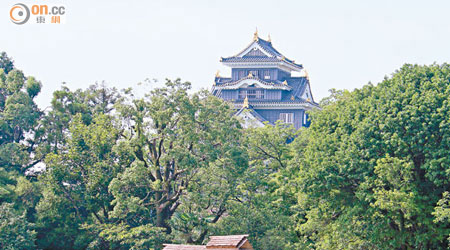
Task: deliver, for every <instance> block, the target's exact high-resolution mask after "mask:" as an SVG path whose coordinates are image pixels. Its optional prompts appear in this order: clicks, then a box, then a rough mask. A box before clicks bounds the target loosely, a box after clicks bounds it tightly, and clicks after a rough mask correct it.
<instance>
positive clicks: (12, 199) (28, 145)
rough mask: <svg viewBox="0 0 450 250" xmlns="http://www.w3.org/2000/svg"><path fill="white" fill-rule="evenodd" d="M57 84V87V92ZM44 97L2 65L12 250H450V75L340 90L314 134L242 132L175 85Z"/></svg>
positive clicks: (0, 206) (7, 238)
mask: <svg viewBox="0 0 450 250" xmlns="http://www.w3.org/2000/svg"><path fill="white" fill-rule="evenodd" d="M44 84H45V83H44ZM41 87H42V84H41V82H40V81H38V80H37V79H36V78H35V77H33V76H26V75H24V73H23V72H22V71H21V70H20V69H17V68H16V67H15V66H14V62H13V61H12V59H11V58H9V57H8V56H7V55H6V53H2V54H1V58H0V127H1V133H0V249H111V250H112V249H117V250H119V249H161V246H162V243H166V242H168V243H169V242H173V243H186V244H201V243H204V242H206V241H207V239H208V236H209V235H230V234H244V233H248V234H249V235H250V237H249V239H250V242H251V243H252V244H253V247H254V248H255V250H277V249H283V250H284V249H286V250H287V249H446V248H447V247H448V246H449V241H448V238H449V235H450V193H449V191H450V65H448V64H442V65H438V64H433V65H429V66H419V65H404V66H403V67H402V68H401V69H399V70H397V71H395V72H394V73H393V74H392V75H390V76H389V77H386V78H385V79H384V80H383V81H382V82H380V83H378V84H376V85H373V84H367V85H365V86H364V87H362V88H361V89H356V90H353V91H347V90H332V91H331V94H330V96H329V97H328V98H325V99H324V100H322V102H321V107H322V108H321V109H320V110H315V111H313V112H311V113H310V119H311V126H310V127H309V128H302V129H300V130H298V131H297V130H295V129H294V128H293V127H291V126H288V125H286V124H282V123H278V124H276V125H267V126H265V127H263V128H251V129H243V128H242V127H241V126H240V123H239V121H238V120H237V118H235V117H233V112H234V111H233V109H232V108H231V107H230V105H229V104H228V103H226V102H224V101H222V100H220V99H218V98H216V97H214V96H211V95H210V94H209V93H208V91H200V92H195V93H194V92H192V91H191V90H190V88H191V85H190V83H188V82H183V81H181V80H179V79H177V80H173V81H172V80H167V81H166V83H165V86H164V87H161V88H154V89H153V90H151V91H150V92H149V93H147V94H146V95H145V96H144V97H136V96H135V95H133V91H132V90H131V89H125V90H117V89H115V88H111V87H108V86H105V85H99V84H94V85H92V86H91V87H89V88H87V89H78V90H71V89H69V88H67V87H65V86H64V85H63V87H62V88H61V89H59V90H57V91H55V92H54V93H53V99H52V101H51V107H49V108H46V109H45V110H42V109H40V108H39V107H38V106H37V105H36V103H35V100H34V99H35V97H36V96H38V95H39V93H40V91H41Z"/></svg>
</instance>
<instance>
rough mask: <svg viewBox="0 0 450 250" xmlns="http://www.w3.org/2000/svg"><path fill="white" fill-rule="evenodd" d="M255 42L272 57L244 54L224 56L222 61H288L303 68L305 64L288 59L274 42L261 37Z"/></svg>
mask: <svg viewBox="0 0 450 250" xmlns="http://www.w3.org/2000/svg"><path fill="white" fill-rule="evenodd" d="M254 42H256V43H257V44H258V45H259V46H260V47H261V48H262V49H263V50H264V51H266V52H267V53H268V54H270V55H271V56H272V57H268V56H244V57H240V56H232V57H226V58H222V62H287V63H289V64H292V65H294V66H297V67H300V68H303V66H302V65H301V64H296V63H295V62H294V61H293V60H289V59H287V58H286V57H285V56H283V55H282V54H281V53H280V52H278V51H277V50H276V49H275V48H274V47H273V46H272V42H269V41H266V40H264V39H261V38H258V40H257V41H254ZM252 44H253V43H251V44H250V45H249V46H247V48H248V47H250V46H251V45H252ZM247 48H245V49H244V50H243V51H245V50H246V49H247ZM281 58H282V59H281Z"/></svg>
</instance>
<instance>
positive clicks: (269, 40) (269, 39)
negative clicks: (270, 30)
mask: <svg viewBox="0 0 450 250" xmlns="http://www.w3.org/2000/svg"><path fill="white" fill-rule="evenodd" d="M267 41H268V42H269V43H271V42H272V39H271V38H270V34H269V37H268V38H267Z"/></svg>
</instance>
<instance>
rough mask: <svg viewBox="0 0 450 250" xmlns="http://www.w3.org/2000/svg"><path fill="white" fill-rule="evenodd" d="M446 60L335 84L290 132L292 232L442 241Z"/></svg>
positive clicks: (389, 244)
mask: <svg viewBox="0 0 450 250" xmlns="http://www.w3.org/2000/svg"><path fill="white" fill-rule="evenodd" d="M449 80H450V66H449V65H447V64H443V65H436V64H435V65H431V66H418V65H405V66H403V67H402V68H401V69H400V70H398V71H396V72H395V73H394V74H393V75H392V77H390V78H386V79H385V80H384V81H383V82H381V83H380V84H378V85H377V86H373V85H371V84H369V85H366V86H364V87H363V88H362V89H358V90H355V91H353V92H348V91H339V92H334V93H333V95H332V96H331V97H330V98H329V99H328V100H326V101H325V105H324V106H323V110H322V111H320V112H319V111H318V112H314V113H313V115H312V123H311V124H312V125H311V128H310V129H308V130H306V131H304V133H302V135H301V136H300V138H299V139H298V140H299V142H296V143H300V144H301V145H303V146H302V147H297V148H296V151H297V156H296V157H297V158H299V159H301V161H299V163H298V167H299V171H298V180H297V185H298V187H299V188H298V192H299V193H298V197H299V205H300V206H301V207H302V208H303V209H304V210H305V216H306V217H305V218H302V217H299V218H298V220H297V221H298V231H299V233H300V234H301V235H303V236H304V238H303V239H302V242H304V244H305V245H306V246H308V245H309V246H314V247H315V248H318V249H442V248H445V247H446V245H447V243H446V242H445V238H446V236H447V235H448V234H449V232H450V230H449V226H450V225H449V223H448V221H446V220H445V221H442V222H440V223H435V222H434V221H433V220H434V216H433V211H434V208H435V206H436V204H437V203H438V201H439V200H440V199H441V197H442V196H443V193H444V192H445V191H447V190H449V187H450V186H449V184H450V178H449V177H450V176H449V173H450V172H449V171H448V166H449V163H450V148H449V145H450V144H449V142H450V141H449V140H450V113H449V112H450V102H449V101H450V84H449Z"/></svg>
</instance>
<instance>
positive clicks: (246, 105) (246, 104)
mask: <svg viewBox="0 0 450 250" xmlns="http://www.w3.org/2000/svg"><path fill="white" fill-rule="evenodd" d="M242 107H243V108H248V97H247V96H246V97H245V99H244V103H243V104H242Z"/></svg>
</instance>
